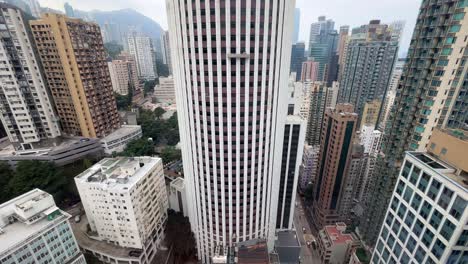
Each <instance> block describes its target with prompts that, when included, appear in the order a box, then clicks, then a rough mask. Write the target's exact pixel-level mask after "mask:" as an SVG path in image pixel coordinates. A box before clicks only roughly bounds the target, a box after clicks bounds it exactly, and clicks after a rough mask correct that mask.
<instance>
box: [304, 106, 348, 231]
mask: <svg viewBox="0 0 468 264" xmlns="http://www.w3.org/2000/svg"><path fill="white" fill-rule="evenodd" d="M323 124H324V125H323V126H322V131H321V133H322V136H321V142H320V154H319V164H318V172H317V180H316V184H315V187H314V194H313V204H312V206H313V214H312V215H313V217H312V218H313V221H314V223H315V226H316V227H318V228H321V227H323V226H326V225H329V224H333V223H336V222H339V221H344V220H347V217H348V215H346V214H344V212H345V211H347V210H348V208H349V207H350V204H349V200H350V199H348V197H346V195H344V191H343V190H344V188H343V187H344V185H345V184H346V182H347V180H348V179H347V177H346V176H347V171H348V167H349V163H350V159H351V152H352V149H353V140H354V135H355V129H356V124H357V114H356V113H354V112H353V106H352V105H350V104H338V105H336V108H335V109H332V108H327V110H326V111H325V115H324V118H323Z"/></svg>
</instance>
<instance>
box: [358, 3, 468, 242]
mask: <svg viewBox="0 0 468 264" xmlns="http://www.w3.org/2000/svg"><path fill="white" fill-rule="evenodd" d="M435 9H437V10H440V12H433V10H435ZM467 11H468V4H467V2H466V1H450V2H437V3H434V2H427V1H424V2H422V3H421V8H420V12H419V15H418V22H417V24H416V27H415V30H414V33H413V38H412V41H411V45H410V48H409V52H408V57H407V60H406V64H405V67H404V70H403V74H402V77H401V80H400V83H399V85H398V89H397V96H396V99H395V104H394V111H391V114H390V121H389V122H388V123H387V127H386V135H385V136H384V140H383V147H382V150H383V154H384V156H382V157H381V158H380V159H379V160H378V162H377V163H378V164H377V167H376V172H377V174H376V184H374V185H373V188H372V189H371V193H370V197H372V199H369V201H368V202H367V204H366V208H365V212H366V214H365V216H364V218H363V219H362V220H361V222H360V227H359V230H360V232H361V233H362V234H363V237H364V239H365V240H366V242H367V243H369V244H370V245H373V244H375V241H376V239H377V235H378V230H379V227H380V226H381V223H382V222H383V219H384V216H385V213H384V212H383V211H382V208H385V207H386V206H387V205H388V204H389V202H390V198H391V196H392V190H393V187H394V186H395V184H396V181H397V177H398V171H399V170H400V167H401V165H402V161H403V158H404V152H405V151H424V150H425V149H426V146H427V145H428V144H429V139H430V137H431V135H432V134H433V133H432V131H433V129H434V128H435V127H436V126H437V125H442V127H444V126H446V127H447V128H463V129H465V128H466V123H467V116H466V114H464V115H462V114H461V112H460V110H458V109H464V110H463V112H464V113H466V96H464V95H463V94H464V93H465V91H466V89H467V87H466V81H463V80H466V78H467V76H468V75H467V71H466V69H465V68H466V67H465V66H464V65H462V64H463V63H461V62H462V61H466V60H467V54H466V52H460V51H463V50H465V49H466V48H467V44H466V41H465V37H466V36H465V35H466V31H467V30H466V27H467V26H468V16H467V15H466V13H467ZM446 18H449V19H446ZM428 21H439V22H438V23H435V22H434V27H435V28H430V27H427V26H426V23H429V22H428ZM442 43H443V46H441V45H442ZM428 54H432V55H431V56H430V57H429V55H428ZM463 67H465V68H463ZM463 102H464V103H463Z"/></svg>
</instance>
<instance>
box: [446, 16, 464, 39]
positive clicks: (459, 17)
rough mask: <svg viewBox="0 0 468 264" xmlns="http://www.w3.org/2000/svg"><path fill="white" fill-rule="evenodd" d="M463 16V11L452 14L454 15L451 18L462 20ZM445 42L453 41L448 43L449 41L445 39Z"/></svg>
mask: <svg viewBox="0 0 468 264" xmlns="http://www.w3.org/2000/svg"><path fill="white" fill-rule="evenodd" d="M464 17H465V13H457V14H454V15H453V20H462V19H463V18H464ZM447 39H449V38H447ZM452 39H453V38H452ZM447 43H448V44H452V43H454V42H450V43H449V42H448V41H447Z"/></svg>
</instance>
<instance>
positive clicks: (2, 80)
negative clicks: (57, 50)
mask: <svg viewBox="0 0 468 264" xmlns="http://www.w3.org/2000/svg"><path fill="white" fill-rule="evenodd" d="M0 16H1V18H2V22H0V26H1V27H0V33H1V37H0V54H1V55H0V64H1V65H2V66H1V67H0V96H1V97H3V98H4V100H2V101H1V102H0V113H1V114H0V120H1V122H2V123H3V126H4V127H5V130H6V132H7V134H8V138H9V139H10V141H11V142H12V143H13V144H14V145H15V148H16V149H32V148H34V147H35V146H36V145H37V144H38V143H39V142H40V141H41V140H46V139H54V138H57V137H59V136H60V134H61V132H60V128H59V123H58V118H57V116H56V114H55V112H54V106H53V102H52V100H51V95H50V94H49V91H48V89H47V88H46V85H47V84H46V82H45V80H44V76H43V73H42V72H41V71H40V68H41V67H40V66H39V57H38V56H36V54H37V53H35V51H34V42H33V39H32V36H31V33H30V29H29V25H28V24H27V22H26V20H25V19H24V17H23V12H22V11H21V9H19V8H17V7H15V6H12V5H9V4H5V3H1V4H0Z"/></svg>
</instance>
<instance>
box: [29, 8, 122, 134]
mask: <svg viewBox="0 0 468 264" xmlns="http://www.w3.org/2000/svg"><path fill="white" fill-rule="evenodd" d="M30 25H31V28H32V32H33V36H34V40H35V44H36V46H37V50H38V53H39V55H40V58H41V61H42V64H43V67H44V72H45V76H46V79H47V82H48V84H49V88H50V91H51V93H52V97H53V98H54V101H55V107H56V109H57V114H58V116H59V118H60V123H61V125H62V130H63V132H64V133H66V134H68V135H76V136H77V135H81V136H84V137H103V136H105V135H107V134H109V133H111V132H112V131H113V130H115V129H117V128H118V127H119V114H118V112H117V106H116V103H115V98H114V95H113V92H112V81H111V78H110V73H109V67H108V65H107V60H106V53H105V51H104V44H103V42H102V36H101V32H100V30H99V26H98V25H97V24H94V23H89V22H84V21H82V20H81V19H75V18H69V17H66V16H64V15H59V14H52V13H50V14H45V15H44V16H43V17H42V18H41V19H39V20H33V21H30Z"/></svg>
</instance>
